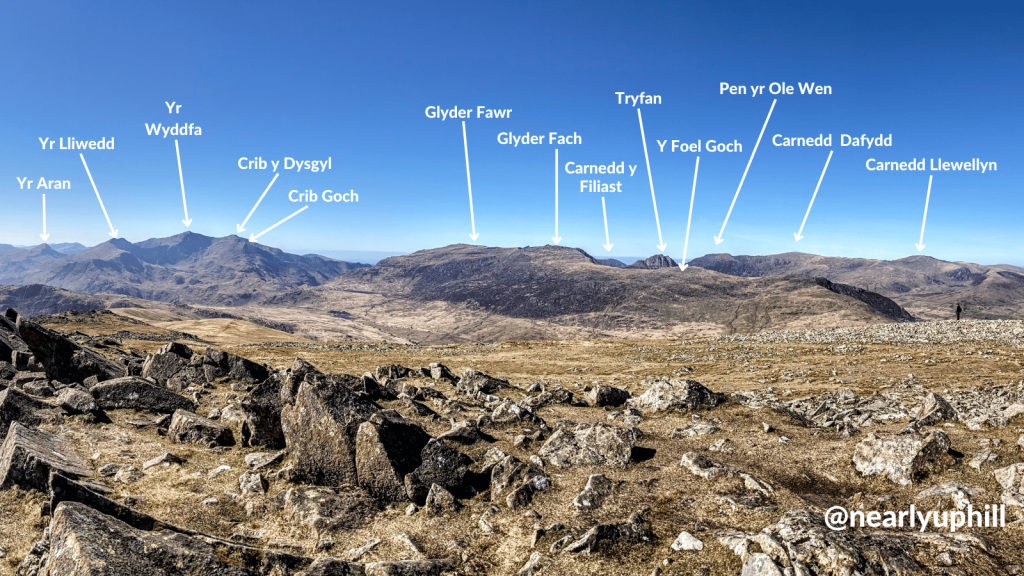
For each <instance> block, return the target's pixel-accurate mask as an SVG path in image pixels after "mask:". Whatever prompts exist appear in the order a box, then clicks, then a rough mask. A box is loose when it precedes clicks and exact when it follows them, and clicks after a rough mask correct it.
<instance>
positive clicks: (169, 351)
mask: <svg viewBox="0 0 1024 576" xmlns="http://www.w3.org/2000/svg"><path fill="white" fill-rule="evenodd" d="M192 354H193V352H192V349H191V348H189V347H188V346H186V345H184V344H181V343H178V342H171V343H169V344H166V345H164V346H163V347H161V348H160V349H159V350H158V351H157V353H156V354H154V355H152V356H150V357H148V358H146V361H145V363H144V364H143V365H142V377H143V378H152V379H153V380H155V381H156V383H157V384H159V385H161V386H167V383H168V381H169V380H171V379H172V378H174V377H175V376H176V375H177V374H178V373H179V372H181V371H182V370H185V369H186V368H188V367H189V364H190V362H191V361H192ZM181 380H182V379H181V378H178V379H177V382H176V383H175V385H173V386H171V388H172V389H174V390H175V391H177V392H181V391H182V390H183V389H184V388H186V387H187V386H184V387H183V386H181Z"/></svg>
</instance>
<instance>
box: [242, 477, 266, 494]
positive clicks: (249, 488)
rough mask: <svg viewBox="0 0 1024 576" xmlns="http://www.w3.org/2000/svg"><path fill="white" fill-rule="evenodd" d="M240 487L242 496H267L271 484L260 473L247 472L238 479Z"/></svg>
mask: <svg viewBox="0 0 1024 576" xmlns="http://www.w3.org/2000/svg"><path fill="white" fill-rule="evenodd" d="M238 486H239V488H240V489H241V490H242V496H254V495H264V494H266V493H267V488H268V487H269V484H268V483H267V479H266V478H264V477H263V475H262V474H260V473H259V472H245V473H244V474H242V475H241V476H239V477H238Z"/></svg>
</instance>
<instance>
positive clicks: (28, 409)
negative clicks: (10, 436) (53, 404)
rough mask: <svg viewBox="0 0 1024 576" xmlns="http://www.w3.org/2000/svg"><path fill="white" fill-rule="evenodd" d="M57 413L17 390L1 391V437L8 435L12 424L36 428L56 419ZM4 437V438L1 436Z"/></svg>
mask: <svg viewBox="0 0 1024 576" xmlns="http://www.w3.org/2000/svg"><path fill="white" fill-rule="evenodd" d="M56 416H57V415H56V411H55V410H53V409H51V408H50V406H49V405H48V404H45V403H43V402H42V401H41V400H36V399H35V398H33V397H31V396H29V395H28V394H25V393H24V392H22V391H21V390H18V389H17V388H7V389H6V390H3V391H0V435H6V434H7V429H8V428H10V427H11V423H12V422H21V423H22V424H24V425H25V426H28V427H31V428H34V427H36V426H39V425H40V424H42V423H44V422H50V421H52V420H54V419H55V418H56ZM0 437H2V436H0Z"/></svg>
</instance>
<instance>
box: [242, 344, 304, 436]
mask: <svg viewBox="0 0 1024 576" xmlns="http://www.w3.org/2000/svg"><path fill="white" fill-rule="evenodd" d="M296 361H298V360H296ZM286 384H287V378H286V379H284V380H282V379H281V377H280V376H279V375H278V374H274V375H271V376H270V377H269V378H267V379H266V380H264V381H263V382H260V383H259V384H257V385H256V387H255V388H253V389H252V390H251V391H249V393H248V394H246V395H245V397H243V398H242V400H241V402H239V406H240V407H241V408H242V413H243V415H244V418H245V420H243V422H242V446H264V447H266V448H273V449H278V448H284V446H285V441H284V430H282V429H281V411H282V410H283V409H284V404H283V403H282V401H281V393H282V391H283V389H284V387H285V385H286Z"/></svg>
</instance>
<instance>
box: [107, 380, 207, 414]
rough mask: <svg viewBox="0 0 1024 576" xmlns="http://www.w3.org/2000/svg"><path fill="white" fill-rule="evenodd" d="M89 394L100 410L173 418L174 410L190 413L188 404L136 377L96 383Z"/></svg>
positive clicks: (185, 399)
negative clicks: (133, 412) (147, 413)
mask: <svg viewBox="0 0 1024 576" xmlns="http://www.w3.org/2000/svg"><path fill="white" fill-rule="evenodd" d="M89 392H91V393H92V397H93V398H95V399H96V403H97V404H99V406H100V408H103V409H104V410H117V409H129V410H144V411H147V412H158V413H160V414H173V413H174V412H175V411H176V410H187V411H189V412H192V411H194V410H195V409H196V408H195V404H193V403H192V401H191V400H189V399H188V398H185V397H184V396H181V395H179V394H175V393H174V392H172V391H170V390H168V389H166V388H161V387H159V386H154V385H152V384H150V383H149V382H147V381H146V380H143V379H142V378H139V377H138V376H126V377H124V378H114V379H113V380H108V381H106V382H100V383H99V384H97V385H95V386H93V387H92V388H91V389H90V390H89Z"/></svg>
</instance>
